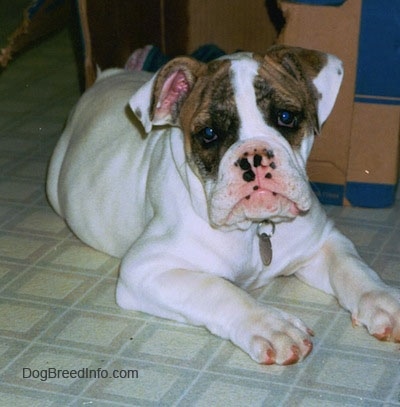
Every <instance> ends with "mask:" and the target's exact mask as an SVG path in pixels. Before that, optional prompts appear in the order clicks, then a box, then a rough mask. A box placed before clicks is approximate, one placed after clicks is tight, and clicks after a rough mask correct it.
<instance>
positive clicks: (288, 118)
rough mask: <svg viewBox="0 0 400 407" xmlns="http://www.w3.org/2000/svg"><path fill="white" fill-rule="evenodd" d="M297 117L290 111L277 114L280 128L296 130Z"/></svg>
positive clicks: (281, 111)
mask: <svg viewBox="0 0 400 407" xmlns="http://www.w3.org/2000/svg"><path fill="white" fill-rule="evenodd" d="M297 122H298V120H297V116H296V115H295V114H294V113H293V112H290V111H289V110H279V111H278V112H277V123H278V125H279V126H283V127H289V128H294V127H297V124H298V123H297Z"/></svg>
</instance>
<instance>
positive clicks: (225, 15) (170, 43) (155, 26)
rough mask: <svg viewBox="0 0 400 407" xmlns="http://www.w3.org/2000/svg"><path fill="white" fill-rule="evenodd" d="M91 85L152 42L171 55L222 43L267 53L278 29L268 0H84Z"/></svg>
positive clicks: (233, 48)
mask: <svg viewBox="0 0 400 407" xmlns="http://www.w3.org/2000/svg"><path fill="white" fill-rule="evenodd" d="M78 4H79V13H80V19H81V25H82V32H83V38H84V43H85V51H86V52H85V77H86V85H87V86H90V85H91V84H92V83H93V81H94V79H95V76H96V65H98V66H99V67H100V68H101V69H105V68H109V67H115V66H123V65H124V64H125V62H126V60H127V59H128V57H129V55H130V54H131V53H132V51H134V50H135V49H137V48H141V47H143V46H145V45H147V44H151V45H156V46H157V47H159V48H160V49H161V51H162V52H163V53H164V54H166V55H168V56H171V57H172V56H177V55H184V54H190V53H191V52H193V51H194V50H195V49H196V48H198V47H199V46H202V45H205V44H209V43H212V44H216V45H218V46H219V47H220V48H221V49H223V50H224V51H225V52H228V53H230V52H234V51H236V50H238V49H243V50H248V51H255V52H260V53H263V52H265V50H266V49H267V48H268V47H269V46H270V45H271V44H272V43H273V42H274V40H275V39H276V36H277V33H276V30H275V28H274V26H273V24H272V23H271V21H270V19H269V16H268V12H267V9H266V7H265V1H264V0H251V1H248V0H218V1H215V0H134V1H132V0H118V1H116V0H102V1H99V0H79V2H78Z"/></svg>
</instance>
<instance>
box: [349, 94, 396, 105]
mask: <svg viewBox="0 0 400 407" xmlns="http://www.w3.org/2000/svg"><path fill="white" fill-rule="evenodd" d="M354 101H355V102H358V103H373V104H376V105H400V98H389V97H380V96H366V95H355V97H354Z"/></svg>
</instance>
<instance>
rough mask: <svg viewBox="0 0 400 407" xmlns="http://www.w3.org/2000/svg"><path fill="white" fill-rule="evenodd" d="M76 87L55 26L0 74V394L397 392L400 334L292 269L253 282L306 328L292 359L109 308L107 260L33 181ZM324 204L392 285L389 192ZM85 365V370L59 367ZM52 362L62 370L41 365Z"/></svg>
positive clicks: (178, 397)
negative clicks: (309, 336)
mask: <svg viewBox="0 0 400 407" xmlns="http://www.w3.org/2000/svg"><path fill="white" fill-rule="evenodd" d="M78 95H79V90H78V83H77V79H76V69H75V66H74V62H73V55H72V50H71V44H70V42H69V38H68V36H67V34H66V33H65V32H63V33H61V34H58V35H56V36H55V37H53V38H51V39H49V40H47V41H45V42H44V43H42V44H41V45H40V46H39V47H37V48H34V49H31V50H30V51H28V52H26V53H25V54H24V55H23V56H21V57H20V58H19V59H17V60H16V61H15V62H13V63H12V65H11V66H10V67H9V68H8V69H7V70H6V71H5V72H4V74H3V75H2V76H1V78H0V171H1V173H0V282H1V286H0V368H1V370H0V406H6V407H9V406H18V407H22V406H29V407H31V406H40V407H44V406H154V405H157V406H161V405H164V406H174V405H177V406H178V405H179V406H207V407H209V406H231V407H232V406H268V407H269V406H285V407H286V406H305V407H312V406H342V407H343V406H400V351H399V345H394V344H387V343H380V342H378V341H376V340H375V339H373V338H371V337H370V336H368V335H367V334H366V332H365V331H364V330H363V329H362V328H356V329H353V328H352V326H351V322H350V317H349V315H348V314H347V313H345V312H344V311H342V310H340V308H339V307H338V305H337V303H336V302H335V301H334V300H333V299H332V298H330V297H328V296H326V295H324V294H321V293H319V292H316V291H314V290H312V289H310V288H307V287H305V286H303V285H301V283H299V282H298V281H296V280H294V279H279V280H277V281H276V282H274V283H273V284H272V285H271V286H270V287H267V288H266V289H264V290H263V291H260V292H258V293H257V295H258V296H259V299H260V301H263V302H266V303H270V304H275V305H277V306H280V307H281V308H283V309H285V310H289V311H292V312H293V313H295V314H296V315H298V316H300V317H301V318H303V319H304V321H305V322H306V323H307V324H308V325H309V326H311V327H312V328H313V329H314V330H315V332H316V336H315V340H314V345H315V346H314V351H313V352H312V354H311V355H310V356H309V357H308V358H307V359H306V360H305V361H304V362H302V363H300V364H298V365H294V366H290V367H274V366H272V367H267V366H259V365H257V364H256V363H255V362H253V361H252V360H250V359H249V358H248V357H247V356H246V355H245V354H243V353H242V352H241V351H240V350H238V349H236V348H235V347H234V346H232V345H231V344H230V343H229V342H227V341H224V340H222V339H219V338H216V337H214V336H212V335H211V334H209V333H208V332H207V331H206V330H204V329H201V328H194V327H190V326H185V325H181V324H176V323H173V322H170V321H167V320H161V319H157V318H155V317H151V316H148V315H144V314H140V313H135V312H126V311H123V310H120V309H119V308H118V307H117V306H116V305H115V302H114V288H115V283H116V277H117V273H118V261H117V260H116V259H113V258H110V257H108V256H106V255H104V254H101V253H98V252H96V251H94V250H92V249H90V248H88V247H86V246H85V245H84V244H82V243H80V242H79V241H78V240H77V239H76V238H74V236H73V235H72V234H71V233H70V232H69V231H68V229H67V228H66V227H65V225H64V223H63V221H62V220H61V219H59V218H58V217H57V216H56V215H55V214H54V213H53V212H52V210H51V209H50V208H49V206H48V204H47V202H46V198H45V195H44V179H45V171H46V164H47V161H48V158H49V155H50V153H51V151H52V149H53V147H54V144H55V142H56V140H57V138H58V137H59V134H60V131H61V128H62V125H63V122H64V119H65V118H66V115H67V113H68V111H69V110H70V108H71V107H72V105H73V103H74V102H75V101H76V99H77V98H78ZM327 209H328V211H329V212H330V214H331V215H332V216H333V217H334V218H335V219H336V221H337V223H338V225H339V226H340V228H341V229H343V230H344V231H345V232H346V233H347V234H348V235H349V236H350V237H351V238H352V239H353V240H354V241H355V243H356V244H357V246H358V247H359V249H360V251H361V253H362V254H363V255H364V257H365V258H366V259H367V261H368V262H369V263H371V264H372V265H373V266H374V267H375V268H376V269H377V270H379V272H380V274H381V275H382V277H383V278H384V279H385V280H387V281H388V282H390V283H391V284H394V285H397V286H399V285H400V243H399V242H400V216H399V215H400V199H398V200H397V202H396V206H395V207H394V208H391V209H384V210H362V209H350V208H340V207H330V208H327ZM85 368H89V369H91V370H92V373H91V375H92V377H91V378H82V377H67V376H66V374H67V373H69V374H70V375H71V374H73V370H78V372H77V373H76V374H77V375H78V376H79V375H82V374H83V373H84V370H83V369H85ZM54 369H63V370H64V371H65V372H66V374H65V377H62V376H60V377H57V378H51V377H47V378H46V377H45V376H44V373H43V372H49V373H50V374H51V373H52V372H53V371H54ZM98 369H99V370H98ZM93 370H96V372H97V373H96V374H97V375H98V374H99V373H98V372H100V373H102V374H103V375H105V374H106V373H108V374H109V375H112V373H113V372H114V370H115V371H117V372H119V373H120V374H121V375H123V374H128V373H130V374H131V375H132V377H131V378H101V377H98V378H96V377H94V374H93ZM39 372H41V374H42V376H39V377H38V374H39ZM28 376H29V377H28ZM33 376H36V377H33Z"/></svg>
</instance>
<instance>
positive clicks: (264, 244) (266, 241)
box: [257, 220, 275, 266]
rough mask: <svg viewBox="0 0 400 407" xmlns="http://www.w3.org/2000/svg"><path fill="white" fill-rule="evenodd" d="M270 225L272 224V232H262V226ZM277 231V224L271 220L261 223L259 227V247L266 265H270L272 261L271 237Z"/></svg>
mask: <svg viewBox="0 0 400 407" xmlns="http://www.w3.org/2000/svg"><path fill="white" fill-rule="evenodd" d="M267 225H269V226H271V231H270V233H266V232H265V231H262V232H261V228H264V229H265V227H266V226H267ZM274 232H275V224H274V223H273V222H271V221H269V220H266V221H264V222H261V223H259V225H258V227H257V235H258V238H259V248H260V256H261V260H262V262H263V264H264V266H269V265H270V264H271V261H272V244H271V237H272V235H273V234H274Z"/></svg>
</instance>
